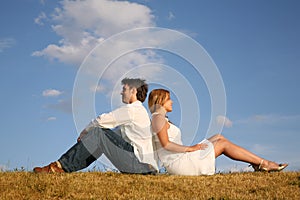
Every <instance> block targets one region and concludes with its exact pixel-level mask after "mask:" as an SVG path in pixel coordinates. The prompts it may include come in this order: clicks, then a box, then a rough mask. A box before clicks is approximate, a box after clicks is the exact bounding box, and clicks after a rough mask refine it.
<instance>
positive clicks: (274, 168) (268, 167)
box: [252, 160, 288, 172]
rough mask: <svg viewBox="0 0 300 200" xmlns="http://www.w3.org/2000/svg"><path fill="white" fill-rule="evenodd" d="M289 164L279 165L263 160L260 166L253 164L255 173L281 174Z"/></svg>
mask: <svg viewBox="0 0 300 200" xmlns="http://www.w3.org/2000/svg"><path fill="white" fill-rule="evenodd" d="M287 166H288V164H286V163H285V164H277V163H275V162H272V161H268V160H261V162H260V164H259V165H254V164H252V167H253V169H254V171H262V172H279V171H281V170H283V169H284V168H286V167H287Z"/></svg>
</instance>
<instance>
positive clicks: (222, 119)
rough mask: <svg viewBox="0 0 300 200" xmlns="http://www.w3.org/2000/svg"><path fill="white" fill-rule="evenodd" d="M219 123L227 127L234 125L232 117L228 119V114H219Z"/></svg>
mask: <svg viewBox="0 0 300 200" xmlns="http://www.w3.org/2000/svg"><path fill="white" fill-rule="evenodd" d="M216 120H217V123H218V124H220V125H223V124H224V126H225V127H227V128H229V127H232V121H231V120H230V119H228V118H227V117H226V116H221V115H219V116H217V119H216Z"/></svg>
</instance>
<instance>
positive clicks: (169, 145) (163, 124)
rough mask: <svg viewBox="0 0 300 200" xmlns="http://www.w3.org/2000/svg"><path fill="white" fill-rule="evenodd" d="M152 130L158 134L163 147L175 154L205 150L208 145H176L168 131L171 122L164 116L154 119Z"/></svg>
mask: <svg viewBox="0 0 300 200" xmlns="http://www.w3.org/2000/svg"><path fill="white" fill-rule="evenodd" d="M151 123H152V129H153V131H154V132H155V133H156V134H157V136H158V138H159V141H160V143H161V145H162V147H163V148H164V149H166V150H168V151H173V152H192V151H197V150H201V149H205V148H206V147H207V144H196V145H193V146H184V145H180V144H176V143H174V142H171V141H170V140H169V136H168V129H169V128H170V124H169V122H168V121H167V120H166V119H165V117H164V116H162V115H154V116H153V117H152V122H151Z"/></svg>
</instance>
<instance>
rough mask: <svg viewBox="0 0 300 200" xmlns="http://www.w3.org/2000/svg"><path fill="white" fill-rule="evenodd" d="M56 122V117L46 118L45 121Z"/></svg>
mask: <svg viewBox="0 0 300 200" xmlns="http://www.w3.org/2000/svg"><path fill="white" fill-rule="evenodd" d="M55 120H56V117H48V118H47V121H55Z"/></svg>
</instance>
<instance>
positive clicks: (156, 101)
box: [148, 89, 170, 113]
mask: <svg viewBox="0 0 300 200" xmlns="http://www.w3.org/2000/svg"><path fill="white" fill-rule="evenodd" d="M169 97H170V92H169V91H168V90H165V89H154V90H152V91H151V92H150V94H149V97H148V108H149V110H150V112H151V113H154V112H155V111H157V109H159V108H161V107H162V106H163V105H164V103H165V102H166V101H167V99H168V98H169Z"/></svg>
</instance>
